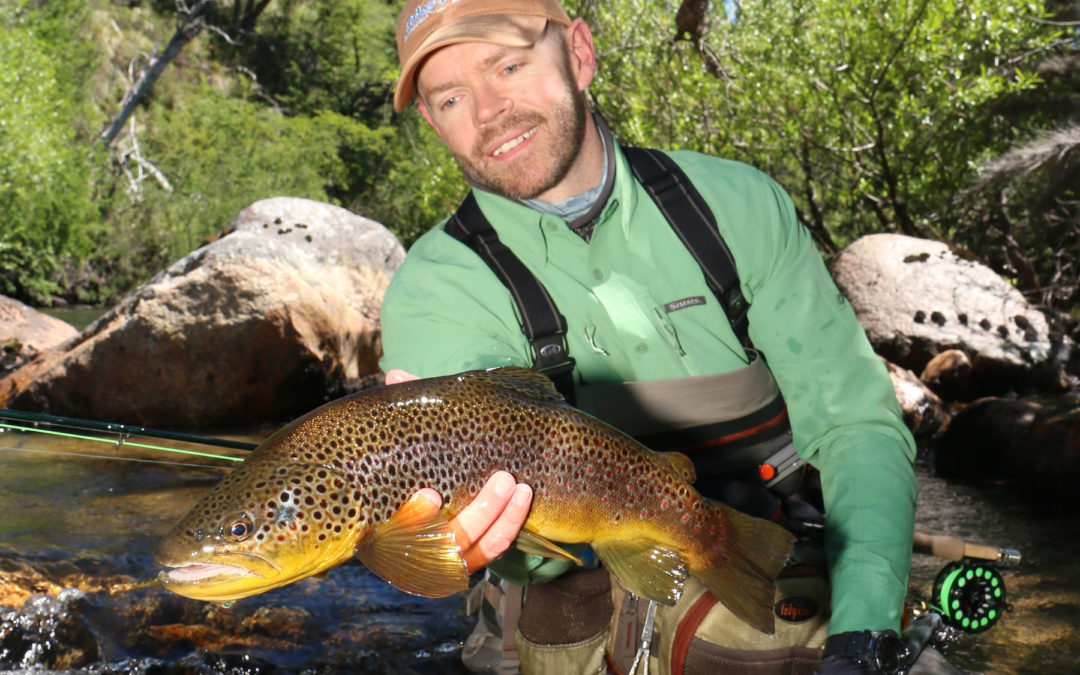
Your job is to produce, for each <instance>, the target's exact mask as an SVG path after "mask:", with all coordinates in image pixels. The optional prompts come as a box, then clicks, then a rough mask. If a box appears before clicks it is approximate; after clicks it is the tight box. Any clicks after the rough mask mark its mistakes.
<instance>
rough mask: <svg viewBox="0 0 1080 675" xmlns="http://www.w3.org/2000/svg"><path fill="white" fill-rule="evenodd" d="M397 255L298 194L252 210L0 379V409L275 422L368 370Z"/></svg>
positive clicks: (340, 213) (193, 422)
mask: <svg viewBox="0 0 1080 675" xmlns="http://www.w3.org/2000/svg"><path fill="white" fill-rule="evenodd" d="M403 257H404V250H403V248H402V247H401V244H400V243H399V242H398V241H397V239H396V238H395V237H394V236H393V235H392V234H391V233H390V232H389V231H388V230H387V229H386V228H384V227H382V226H381V225H379V224H378V223H375V222H374V221H371V220H368V219H366V218H362V217H360V216H357V215H355V214H353V213H350V212H349V211H346V210H345V209H341V208H339V207H336V206H331V205H329V204H322V203H319V202H312V201H309V200H304V199H294V198H284V197H282V198H274V199H268V200H263V201H260V202H256V203H255V204H253V205H251V206H250V207H248V208H247V209H245V210H244V211H243V212H241V213H240V215H239V216H237V218H236V220H235V221H234V222H233V223H232V225H231V226H230V227H229V228H228V230H227V234H226V235H225V236H223V237H221V238H219V239H218V240H216V241H214V242H212V243H210V244H208V245H207V246H204V247H203V248H200V249H198V250H196V251H194V252H193V253H191V254H190V255H188V256H186V257H184V258H182V259H181V260H179V261H177V262H176V263H174V264H173V265H171V266H170V267H169V268H168V269H166V270H165V271H164V272H162V273H161V274H158V275H157V276H155V277H154V278H153V279H151V280H150V281H149V282H147V283H146V284H144V285H143V286H141V287H139V288H138V289H137V290H136V291H134V292H133V293H132V294H131V295H129V296H128V297H127V298H125V299H124V300H123V301H122V302H121V303H120V304H119V305H118V306H116V307H114V308H113V309H111V310H110V311H108V312H107V313H106V314H105V315H104V316H102V317H101V318H100V319H98V320H97V321H96V322H94V323H93V324H92V325H90V326H88V327H87V329H86V330H85V331H84V332H83V333H82V335H81V336H80V337H79V339H78V340H76V341H74V343H69V344H68V345H66V346H65V349H64V350H61V351H59V352H57V353H53V354H45V355H42V356H41V357H39V358H38V359H36V360H35V361H33V362H31V363H30V364H28V365H26V366H23V367H22V368H20V369H19V370H17V371H15V372H14V373H12V374H11V375H9V376H8V377H7V378H5V379H3V380H0V404H4V405H7V407H13V408H20V409H24V410H35V411H42V412H51V413H54V414H61V415H70V416H74V417H83V418H90V419H103V420H111V421H122V422H126V423H130V424H140V425H146V426H158V427H167V428H194V427H207V426H213V425H216V424H221V423H223V422H228V423H230V424H245V423H250V422H262V421H265V420H286V419H289V418H291V417H295V416H298V415H299V414H301V413H303V412H306V411H307V410H310V409H312V408H314V407H316V406H318V405H319V404H321V403H323V402H325V401H326V400H327V399H328V397H335V396H336V395H340V393H343V392H344V391H345V390H347V389H348V388H349V387H356V386H360V385H361V384H363V383H364V382H365V378H369V377H370V376H372V375H373V374H374V373H376V372H377V370H378V365H377V361H378V358H379V356H380V355H381V346H380V343H379V336H380V334H379V323H378V315H379V307H380V305H381V302H382V295H383V293H384V291H385V289H386V285H387V283H388V281H389V278H390V276H391V275H392V274H393V272H394V270H395V269H396V268H397V266H398V265H399V264H400V263H401V260H402V259H403Z"/></svg>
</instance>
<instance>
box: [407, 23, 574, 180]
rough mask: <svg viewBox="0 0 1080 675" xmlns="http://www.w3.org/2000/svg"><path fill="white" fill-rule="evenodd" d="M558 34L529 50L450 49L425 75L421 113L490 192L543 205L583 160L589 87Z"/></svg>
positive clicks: (427, 65) (422, 77)
mask: <svg viewBox="0 0 1080 675" xmlns="http://www.w3.org/2000/svg"><path fill="white" fill-rule="evenodd" d="M554 30H557V29H553V28H552V27H549V28H548V31H547V32H546V33H545V35H544V37H542V38H541V39H540V41H539V42H537V43H536V44H535V45H533V46H532V47H528V48H515V47H502V46H498V45H490V44H484V43H478V42H472V43H460V44H455V45H450V46H448V47H444V48H442V49H440V50H438V51H436V52H435V53H434V54H432V55H431V56H430V57H428V59H427V61H426V62H425V63H424V65H423V66H422V67H421V69H420V73H419V76H418V78H417V88H418V90H419V93H420V99H421V103H420V111H421V113H423V115H424V117H425V118H426V119H427V120H428V122H429V123H430V124H431V126H432V127H434V129H435V131H436V132H438V134H439V136H440V137H441V138H442V140H443V142H445V143H446V145H447V147H449V148H450V151H451V152H452V153H453V155H454V158H455V159H457V161H458V164H460V165H461V168H462V169H463V170H464V171H465V172H466V173H468V174H469V175H470V176H471V177H472V178H473V180H475V181H476V182H477V183H478V184H479V185H480V186H481V187H483V188H485V189H487V190H489V191H491V192H495V193H497V194H502V195H505V196H507V197H511V198H514V199H532V198H540V199H544V198H545V196H550V195H551V193H552V192H553V190H554V189H556V188H557V187H558V186H559V185H560V183H561V182H562V181H563V179H564V178H565V177H566V176H567V173H568V172H569V171H570V170H571V168H572V166H573V164H574V161H575V159H576V158H577V154H578V151H579V149H580V146H581V142H582V139H583V137H584V135H585V119H586V118H585V112H586V107H585V100H584V93H583V91H582V90H583V87H579V86H578V82H577V81H576V79H575V73H574V72H573V70H572V67H571V64H570V60H569V57H568V55H567V51H566V48H565V46H564V43H563V40H562V39H561V36H560V35H558V34H553V31H554ZM578 79H580V78H578ZM555 192H556V194H557V195H558V197H559V198H563V197H566V196H570V195H568V194H567V195H563V194H559V193H558V191H557V190H555ZM571 194H574V192H571ZM551 201H554V200H553V199H552V200H551Z"/></svg>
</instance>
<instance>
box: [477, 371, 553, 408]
mask: <svg viewBox="0 0 1080 675" xmlns="http://www.w3.org/2000/svg"><path fill="white" fill-rule="evenodd" d="M462 377H471V378H473V379H477V380H482V381H484V382H487V383H489V384H491V385H493V386H496V387H499V388H501V389H508V390H510V391H513V392H514V393H516V394H518V395H520V396H524V397H527V398H531V399H535V400H538V401H547V402H552V403H562V402H563V397H562V395H561V394H560V393H559V390H558V389H556V388H555V384H554V383H553V382H552V381H551V380H550V379H549V378H548V376H547V375H544V374H543V373H541V372H540V371H538V370H533V369H532V368H523V367H521V366H502V367H501V368H488V369H487V370H477V371H473V372H471V373H465V374H463V375H462Z"/></svg>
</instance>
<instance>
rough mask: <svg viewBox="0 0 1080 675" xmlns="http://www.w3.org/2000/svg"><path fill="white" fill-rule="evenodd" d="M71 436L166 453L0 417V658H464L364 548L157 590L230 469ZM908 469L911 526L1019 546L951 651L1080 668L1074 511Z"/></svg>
mask: <svg viewBox="0 0 1080 675" xmlns="http://www.w3.org/2000/svg"><path fill="white" fill-rule="evenodd" d="M67 452H76V453H86V454H103V455H109V456H114V455H115V454H117V453H118V452H119V453H120V454H123V455H126V456H135V457H138V458H141V459H153V460H169V459H170V457H168V456H164V455H163V454H162V453H155V452H151V451H139V450H137V449H135V448H130V447H125V448H122V449H120V450H119V451H117V450H116V448H115V446H109V445H102V444H94V443H88V442H85V441H72V440H68V439H63V438H54V437H47V436H42V435H38V434H26V433H15V432H0V513H2V514H3V517H0V670H11V669H14V670H18V669H24V668H35V669H39V671H40V669H41V668H48V669H52V670H55V671H60V672H73V673H74V672H80V673H82V672H96V673H121V672H123V673H143V672H155V673H191V672H199V673H258V672H267V671H269V670H274V669H276V670H278V671H280V670H281V669H295V670H296V671H297V672H299V671H302V670H304V669H312V670H315V671H319V672H375V673H383V672H385V673H395V674H402V673H407V672H440V673H447V672H450V673H454V672H459V666H458V665H457V657H456V654H457V651H458V650H459V649H460V646H461V643H462V641H463V639H464V637H465V636H466V635H467V633H468V630H469V626H470V622H469V620H467V619H466V618H465V617H464V616H463V601H462V600H461V598H449V599H444V600H428V599H424V598H416V597H413V596H408V595H405V594H403V593H400V592H398V591H396V590H394V589H393V588H391V587H390V586H388V585H387V584H385V583H384V582H382V581H381V580H379V579H377V578H375V577H374V576H373V575H371V574H370V573H368V572H367V570H366V569H364V568H363V567H362V566H361V565H359V564H353V563H350V564H346V565H343V566H341V567H339V568H336V569H334V570H331V571H330V572H329V573H327V574H326V575H325V576H324V577H322V578H314V579H307V580H304V581H301V582H299V583H296V584H293V585H292V586H289V587H286V588H282V589H278V590H275V591H272V592H269V593H266V594H263V595H260V596H256V597H253V598H247V599H245V600H241V601H239V602H237V603H236V604H235V606H234V607H231V608H228V609H225V608H223V607H221V606H219V605H215V604H212V603H201V602H197V601H193V600H188V599H185V598H180V597H179V596H175V595H173V594H170V593H167V592H166V591H164V590H162V589H161V588H160V587H159V586H158V585H157V584H156V583H154V582H153V578H154V576H155V575H156V573H157V572H158V570H159V568H158V566H157V565H156V564H155V563H154V562H153V558H152V555H153V551H154V549H155V547H156V545H157V543H158V541H159V540H160V538H161V537H162V536H163V534H164V533H165V532H167V531H168V530H169V528H170V527H171V526H172V525H173V523H174V522H175V521H176V520H177V519H179V517H180V516H181V515H183V513H185V512H186V511H187V509H188V508H190V506H191V505H192V504H194V503H195V501H197V500H198V498H199V497H200V496H201V495H202V494H203V493H204V492H205V491H206V490H208V489H210V488H211V487H212V486H213V485H214V484H215V483H216V482H217V481H218V480H220V478H221V477H222V476H223V475H225V470H223V469H221V468H215V467H214V464H215V462H213V461H211V460H200V461H202V462H204V463H205V464H206V466H203V467H196V466H174V465H168V464H148V463H134V462H125V461H114V460H108V459H93V458H89V457H73V456H69V455H66V454H56V453H67ZM181 461H184V462H186V463H191V462H189V460H188V458H181ZM918 475H919V480H920V485H921V494H920V502H919V508H918V514H917V528H918V529H919V530H921V531H924V532H928V533H933V534H948V535H953V536H959V537H962V538H965V539H966V540H968V541H969V542H972V543H981V544H991V545H995V546H1009V547H1015V548H1018V549H1020V551H1021V553H1022V554H1023V556H1024V560H1023V564H1022V565H1021V567H1020V568H1019V569H1017V570H1005V571H1004V572H1003V575H1004V578H1005V581H1006V584H1007V587H1008V593H1009V598H1010V602H1011V603H1012V605H1013V611H1012V612H1009V613H1007V614H1006V615H1005V616H1004V617H1003V618H1002V619H1001V621H1000V622H999V623H998V624H997V625H996V626H995V627H994V628H992V629H991V630H989V631H987V632H986V633H982V634H979V635H976V636H963V637H962V638H961V639H960V641H959V642H958V643H956V644H955V645H953V646H952V647H950V648H949V649H948V651H947V654H948V655H949V658H950V659H951V660H952V661H953V662H954V663H955V664H956V665H958V666H959V667H961V668H963V669H965V670H966V671H968V672H972V673H1018V674H1025V673H1031V674H1032V675H1034V674H1036V673H1049V672H1055V673H1065V672H1078V669H1080V666H1078V664H1080V628H1078V626H1080V582H1078V581H1077V580H1076V578H1075V574H1074V570H1075V569H1076V562H1075V561H1076V560H1077V556H1078V554H1080V537H1078V536H1077V535H1078V534H1080V532H1078V531H1077V524H1076V519H1075V518H1074V517H1073V516H1072V515H1071V514H1061V513H1040V512H1036V511H1034V510H1033V509H1031V508H1030V507H1028V506H1026V505H1025V504H1024V503H1022V502H1020V501H1019V500H1018V499H1016V498H1015V497H1014V496H1011V495H1010V494H1009V493H1008V492H1007V491H1005V490H1004V489H1000V488H995V487H990V488H980V489H976V488H971V487H968V486H962V485H954V484H950V483H946V482H945V481H942V480H940V479H937V478H935V477H934V476H933V475H931V473H930V472H929V471H928V470H927V469H925V468H920V469H919V471H918ZM945 562H946V561H944V560H941V559H937V558H931V557H928V556H921V555H917V556H915V557H914V560H913V575H912V580H913V585H914V586H915V587H916V589H920V590H921V591H922V592H923V593H924V594H929V593H930V588H931V586H932V584H933V580H934V576H935V575H936V574H937V572H938V570H939V569H941V567H943V566H944V564H945ZM425 663H426V664H429V665H428V666H427V669H426V670H425V669H423V668H421V669H420V670H417V671H410V670H409V668H413V667H416V666H417V664H425ZM431 663H434V664H435V665H434V666H431V665H430V664H431Z"/></svg>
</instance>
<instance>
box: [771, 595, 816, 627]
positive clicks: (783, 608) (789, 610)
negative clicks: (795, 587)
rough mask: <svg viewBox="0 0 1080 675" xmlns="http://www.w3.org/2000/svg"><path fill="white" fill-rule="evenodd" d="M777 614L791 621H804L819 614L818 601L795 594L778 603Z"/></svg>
mask: <svg viewBox="0 0 1080 675" xmlns="http://www.w3.org/2000/svg"><path fill="white" fill-rule="evenodd" d="M775 611H776V616H778V617H780V618H781V619H783V620H784V621H789V622H791V623H802V622H803V621H807V620H808V619H812V618H814V617H815V616H817V612H818V607H817V603H816V602H814V601H813V600H811V599H810V598H804V597H801V596H795V597H791V598H783V599H781V600H780V602H778V603H776V608H775Z"/></svg>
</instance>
